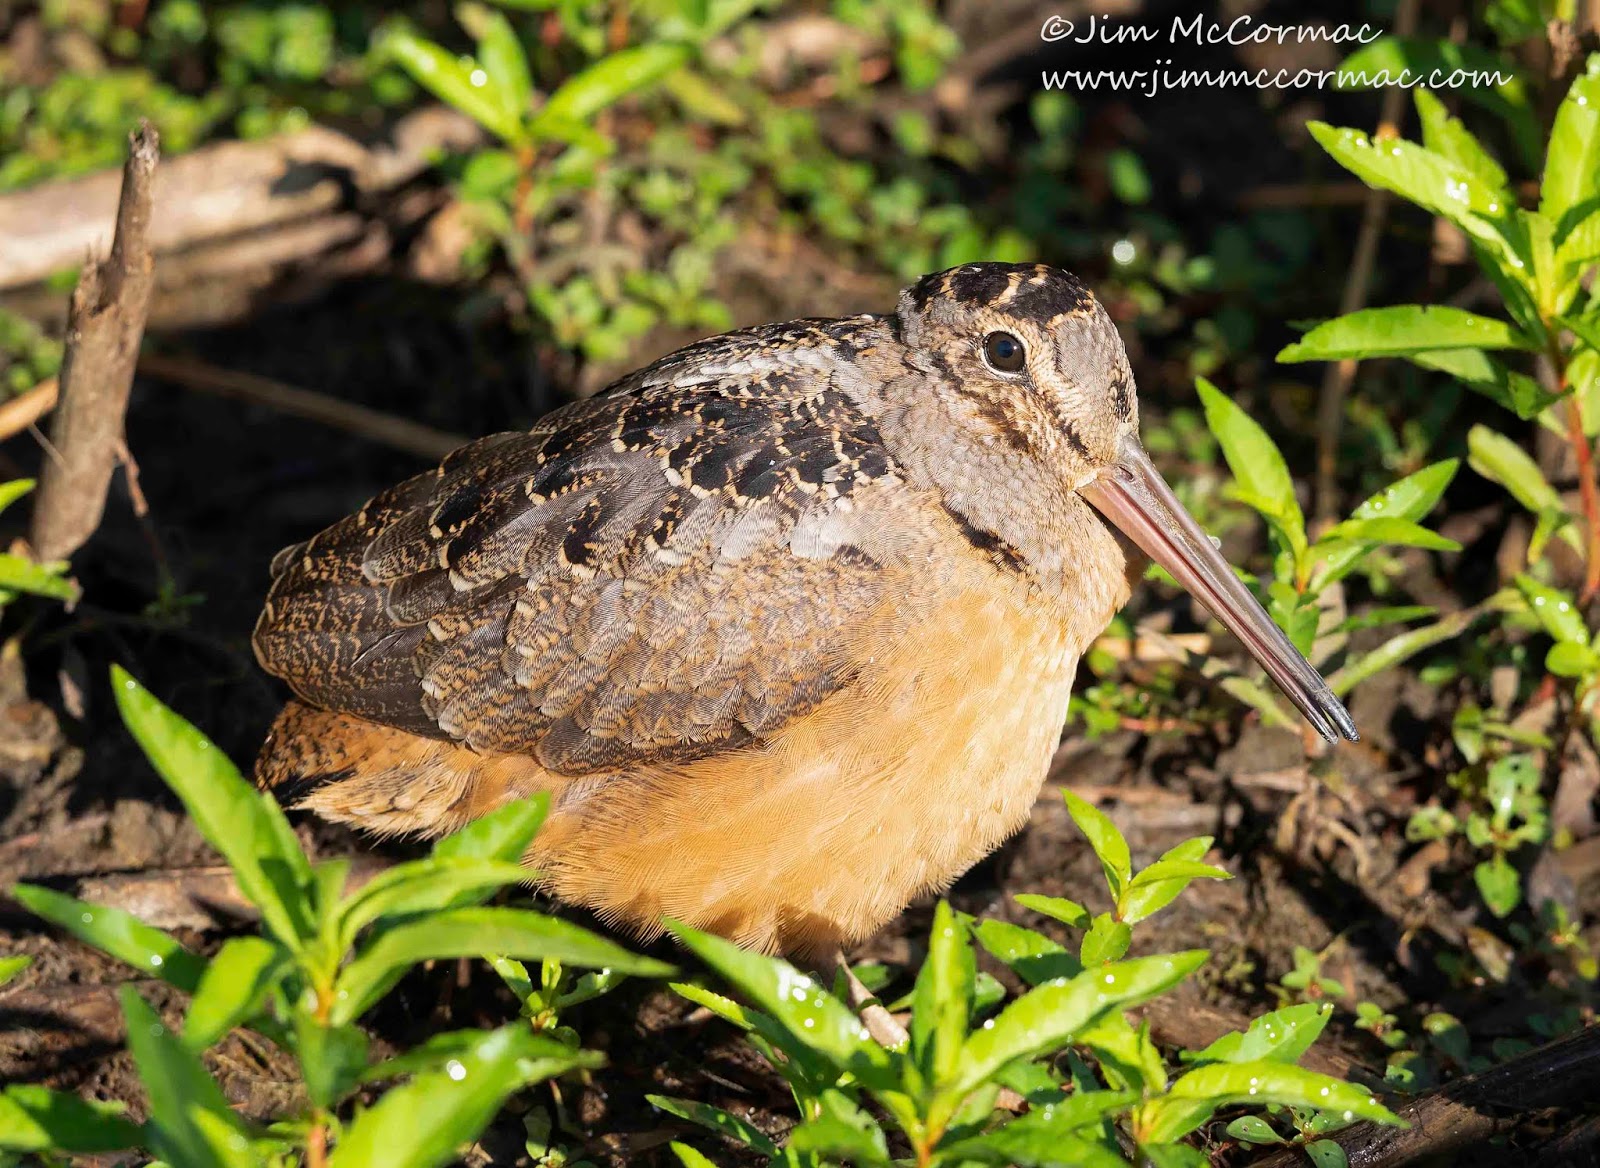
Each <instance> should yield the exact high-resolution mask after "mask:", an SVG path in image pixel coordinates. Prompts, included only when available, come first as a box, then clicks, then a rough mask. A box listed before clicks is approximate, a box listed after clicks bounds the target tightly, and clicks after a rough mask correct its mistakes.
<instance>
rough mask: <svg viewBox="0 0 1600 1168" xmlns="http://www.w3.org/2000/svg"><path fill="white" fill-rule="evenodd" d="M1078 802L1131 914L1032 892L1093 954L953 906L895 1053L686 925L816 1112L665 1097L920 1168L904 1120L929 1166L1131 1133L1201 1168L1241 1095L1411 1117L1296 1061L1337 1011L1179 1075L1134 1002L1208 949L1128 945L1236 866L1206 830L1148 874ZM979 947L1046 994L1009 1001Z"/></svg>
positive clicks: (808, 1151) (769, 1153)
mask: <svg viewBox="0 0 1600 1168" xmlns="http://www.w3.org/2000/svg"><path fill="white" fill-rule="evenodd" d="M1067 798H1068V808H1069V811H1070V812H1071V814H1072V816H1073V818H1074V820H1075V821H1076V822H1077V823H1078V824H1079V826H1080V828H1082V829H1083V831H1084V834H1085V835H1087V836H1088V837H1089V840H1090V843H1091V845H1092V846H1093V847H1094V849H1095V853H1096V855H1098V856H1099V858H1100V862H1101V867H1102V869H1103V871H1104V873H1105V877H1106V883H1107V887H1108V890H1109V892H1110V894H1111V899H1112V902H1113V905H1114V907H1113V909H1112V910H1111V911H1110V912H1106V913H1101V914H1098V915H1091V914H1090V913H1089V911H1088V910H1087V909H1085V908H1084V907H1083V906H1081V905H1078V904H1076V903H1075V902H1072V901H1066V900H1061V899H1059V898H1053V897H1019V898H1018V899H1019V900H1020V901H1022V902H1023V903H1025V904H1027V905H1028V906H1029V907H1031V908H1033V909H1035V910H1036V911H1039V912H1042V913H1044V914H1045V915H1047V916H1050V917H1052V918H1054V919H1056V920H1059V921H1062V922H1064V923H1067V924H1069V925H1071V926H1072V927H1074V928H1080V929H1082V930H1083V938H1082V941H1081V943H1080V945H1079V947H1078V951H1077V952H1076V953H1072V952H1070V951H1068V950H1067V949H1066V948H1065V947H1064V946H1062V945H1061V944H1060V943H1058V942H1056V941H1054V940H1053V939H1051V938H1050V937H1047V936H1045V935H1044V934H1042V933H1037V932H1034V931H1033V930H1030V929H1025V928H1022V927H1021V926H1017V925H1009V924H1005V923H1003V922H997V921H981V922H972V921H970V920H969V919H968V918H966V917H964V916H963V915H961V914H959V913H956V912H954V911H953V910H952V909H951V908H950V906H949V905H948V904H946V903H944V902H942V901H941V902H940V903H939V904H938V905H937V906H936V908H935V911H934V920H933V931H932V933H931V935H930V937H929V941H928V956H927V959H926V960H925V961H924V962H923V965H922V968H921V970H920V971H919V972H918V974H917V977H916V984H915V988H914V989H913V990H912V992H911V994H910V995H909V997H908V999H907V1002H906V1004H907V1005H908V1006H909V1008H910V1022H909V1026H908V1031H909V1034H910V1042H909V1044H908V1045H907V1046H906V1047H905V1048H903V1049H893V1050H887V1049H885V1048H883V1047H881V1046H879V1045H878V1044H877V1043H876V1042H874V1041H873V1040H872V1039H871V1038H870V1037H868V1035H867V1032H866V1030H865V1028H864V1027H863V1026H862V1025H861V1023H860V1021H859V1020H858V1019H857V1018H856V1016H855V1014H854V1013H853V1012H852V1011H851V1010H850V1009H849V1008H848V1007H847V1006H846V1005H845V1004H844V1003H843V1002H842V1001H840V1000H839V999H838V998H837V997H836V996H835V995H833V994H831V993H829V992H828V990H827V989H826V988H825V987H824V986H822V985H820V984H819V983H817V982H816V981H815V980H814V979H813V978H811V977H809V976H808V975H806V974H804V973H802V972H801V971H799V970H797V969H795V968H794V967H793V966H791V965H789V964H788V963H787V962H784V961H780V960H777V959H775V958H770V957H762V956H759V955H757V954H753V953H747V952H745V951H743V950H741V949H739V948H737V947H736V946H733V945H731V944H729V943H728V942H726V941H722V940H719V939H717V938H715V937H711V936H708V935H706V934H704V933H699V932H696V931H695V930H693V929H689V928H686V927H683V926H677V927H675V929H674V931H675V932H676V933H677V935H678V936H679V937H680V938H681V939H682V940H683V942H684V944H685V945H687V946H688V947H689V948H690V949H691V950H692V951H693V952H694V953H695V954H696V955H697V956H699V957H700V958H701V959H702V960H703V961H705V962H706V964H707V965H709V966H711V967H712V969H714V970H715V971H716V972H717V973H719V974H721V975H722V977H724V978H725V979H726V980H727V981H729V982H730V983H732V984H733V985H734V986H735V987H736V988H737V989H738V991H739V992H740V993H741V994H742V995H743V996H744V998H745V999H746V1000H747V1001H748V1002H749V1003H750V1004H749V1005H744V1004H741V1003H739V1002H736V1001H735V1000H733V999H731V998H728V997H724V996H722V995H720V994H717V993H714V992H712V991H709V990H707V989H704V988H702V987H699V986H695V985H688V984H684V985H679V986H676V987H674V988H676V989H677V990H678V991H679V992H680V993H681V994H683V995H684V996H685V997H687V998H689V999H690V1000H691V1001H693V1002H695V1003H697V1004H699V1005H702V1006H704V1007H706V1008H707V1009H709V1010H711V1011H712V1012H713V1013H715V1014H717V1015H718V1016H720V1017H722V1018H724V1019H726V1020H727V1021H729V1022H731V1023H732V1024H733V1025H735V1026H737V1027H739V1028H740V1029H741V1030H743V1031H744V1032H745V1034H746V1036H747V1038H748V1040H749V1041H750V1042H751V1044H752V1045H753V1046H755V1048H756V1049H757V1050H758V1051H760V1052H761V1053H762V1054H763V1055H764V1056H765V1057H766V1058H767V1060H768V1061H769V1062H770V1063H771V1064H772V1066H773V1068H774V1069H775V1070H776V1071H777V1072H778V1074H780V1075H782V1076H783V1078H784V1079H785V1080H786V1081H787V1082H788V1084H789V1086H790V1089H791V1090H792V1092H793V1094H794V1097H795V1101H796V1105H797V1107H798V1109H799V1112H800V1123H799V1125H798V1126H797V1127H795V1128H794V1129H793V1130H792V1131H791V1132H790V1133H789V1136H788V1138H787V1140H786V1141H785V1142H784V1143H783V1144H782V1145H781V1146H780V1145H779V1143H778V1142H777V1141H776V1140H774V1139H772V1138H771V1137H769V1136H768V1135H766V1134H765V1133H764V1132H762V1131H760V1130H759V1129H758V1128H756V1127H755V1126H754V1125H752V1124H750V1123H749V1122H748V1121H746V1120H744V1119H741V1118H740V1117H738V1116H736V1115H733V1114H732V1113H730V1112H727V1111H723V1110H721V1109H719V1108H715V1107H710V1106H708V1105H706V1104H702V1103H696V1102H692V1101H689V1100H683V1099H671V1098H666V1097H662V1096H652V1097H651V1102H653V1103H654V1104H655V1105H656V1106H657V1107H660V1108H661V1109H663V1110H664V1111H667V1112H669V1113H671V1114H673V1115H676V1116H679V1117H680V1118H683V1119H686V1120H689V1121H691V1122H693V1123H696V1124H699V1125H701V1126H702V1127H705V1128H708V1129H710V1130H711V1131H714V1132H716V1133H718V1134H719V1135H721V1136H723V1137H725V1138H728V1139H730V1140H732V1141H734V1142H735V1143H738V1144H741V1145H743V1146H744V1147H746V1148H749V1149H751V1150H753V1151H755V1152H757V1153H758V1154H760V1155H762V1156H764V1157H765V1158H766V1159H767V1161H768V1162H769V1163H772V1164H781V1165H785V1166H787V1168H821V1166H822V1165H825V1164H840V1163H848V1164H854V1165H857V1166H858V1168H869V1166H871V1168H879V1166H882V1168H888V1166H889V1165H892V1164H896V1163H905V1162H906V1161H904V1160H897V1159H896V1158H894V1157H893V1156H891V1154H890V1151H889V1147H890V1137H889V1130H888V1129H893V1130H896V1131H898V1133H899V1136H900V1138H901V1139H903V1140H904V1141H905V1142H906V1143H907V1144H908V1145H909V1146H910V1149H911V1161H910V1162H911V1163H914V1164H916V1165H918V1166H919V1168H934V1166H939V1165H958V1164H969V1163H988V1164H1014V1165H1020V1166H1023V1168H1027V1166H1030V1165H1040V1166H1043V1165H1059V1164H1062V1163H1071V1164H1075V1165H1085V1166H1088V1168H1126V1166H1127V1165H1128V1164H1129V1163H1130V1161H1129V1160H1128V1158H1127V1156H1126V1155H1125V1154H1124V1152H1123V1144H1122V1143H1121V1142H1120V1141H1119V1138H1118V1137H1119V1133H1120V1134H1121V1135H1122V1136H1125V1137H1126V1139H1127V1140H1128V1141H1129V1142H1131V1143H1132V1144H1133V1145H1134V1147H1135V1148H1136V1150H1137V1151H1136V1155H1137V1161H1136V1162H1137V1163H1140V1164H1146V1163H1149V1164H1157V1165H1161V1166H1163V1168H1165V1166H1174V1168H1178V1166H1189V1168H1201V1166H1202V1165H1205V1164H1207V1163H1208V1161H1207V1159H1206V1157H1205V1155H1204V1153H1203V1152H1201V1151H1200V1149H1199V1148H1197V1147H1195V1146H1193V1145H1192V1144H1190V1143H1187V1142H1185V1138H1186V1137H1187V1136H1189V1135H1191V1134H1192V1133H1194V1132H1196V1131H1197V1130H1199V1129H1200V1128H1201V1127H1203V1126H1204V1125H1205V1124H1207V1123H1209V1122H1210V1121H1211V1119H1212V1117H1213V1116H1215V1115H1216V1114H1217V1113H1218V1112H1219V1111H1222V1110H1225V1109H1229V1108H1233V1107H1239V1106H1248V1107H1256V1106H1266V1105H1269V1104H1275V1105H1281V1106H1294V1107H1299V1108H1302V1109H1304V1110H1305V1112H1306V1113H1307V1114H1308V1115H1309V1114H1312V1113H1319V1114H1324V1115H1331V1116H1333V1117H1334V1119H1332V1120H1329V1121H1326V1122H1329V1123H1330V1124H1343V1123H1348V1122H1350V1121H1352V1120H1354V1119H1356V1118H1357V1117H1360V1118H1364V1119H1372V1120H1376V1121H1378V1122H1381V1123H1396V1122H1398V1120H1397V1119H1396V1118H1395V1116H1394V1115H1393V1114H1392V1113H1390V1112H1389V1111H1388V1109H1387V1108H1385V1107H1383V1106H1382V1105H1381V1104H1380V1103H1378V1101H1377V1100H1376V1099H1375V1098H1374V1097H1373V1096H1372V1095H1371V1093H1370V1092H1368V1091H1367V1090H1365V1089H1364V1088H1360V1087H1356V1086H1353V1085H1351V1084H1348V1083H1342V1082H1340V1081H1338V1080H1337V1079H1333V1078H1329V1077H1328V1076H1326V1075H1320V1074H1317V1073H1315V1072H1312V1071H1308V1070H1305V1069H1303V1068H1301V1067H1298V1066H1296V1065H1295V1062H1296V1060H1298V1059H1299V1057H1300V1056H1301V1055H1302V1054H1303V1053H1304V1052H1305V1051H1306V1050H1307V1049H1308V1048H1309V1047H1310V1045H1311V1043H1312V1042H1313V1041H1315V1039H1316V1037H1317V1035H1318V1034H1320V1033H1321V1031H1322V1028H1323V1026H1324V1025H1325V1024H1326V1022H1327V1016H1328V1009H1327V1007H1326V1006H1325V1005H1308V1006H1296V1007H1290V1008H1289V1009H1286V1010H1280V1011H1276V1012H1274V1013H1272V1014H1268V1015H1265V1016H1264V1017H1261V1018H1258V1019H1256V1020H1255V1022H1253V1023H1252V1024H1251V1025H1250V1027H1249V1029H1248V1030H1245V1031H1241V1032H1236V1033H1232V1034H1227V1035H1224V1036H1223V1037H1221V1038H1219V1039H1218V1040H1217V1041H1216V1042H1214V1043H1212V1044H1211V1045H1210V1046H1208V1047H1206V1048H1205V1049H1204V1050H1198V1051H1186V1052H1183V1053H1182V1056H1181V1063H1182V1065H1181V1068H1180V1069H1179V1070H1177V1071H1176V1072H1174V1071H1172V1070H1170V1069H1169V1067H1168V1064H1167V1060H1166V1058H1165V1056H1164V1055H1163V1054H1162V1053H1161V1051H1160V1050H1159V1049H1158V1048H1157V1047H1156V1045H1155V1042H1154V1040H1153V1039H1152V1037H1151V1034H1150V1027H1149V1024H1148V1023H1144V1024H1141V1025H1137V1026H1136V1025H1135V1024H1134V1023H1133V1022H1132V1021H1131V1020H1130V1019H1129V1017H1128V1016H1127V1014H1126V1013H1125V1012H1124V1011H1125V1010H1126V1009H1127V1008H1129V1007H1132V1006H1135V1005H1138V1004H1139V1003H1141V1002H1144V1001H1148V1000H1149V999H1151V998H1154V997H1157V996H1159V995H1161V994H1163V993H1166V992H1168V991H1170V990H1171V989H1173V988H1174V987H1175V986H1177V985H1178V984H1179V983H1180V982H1182V981H1183V980H1184V979H1185V978H1187V977H1188V976H1189V975H1190V974H1191V973H1193V972H1194V971H1195V970H1196V969H1198V968H1199V967H1200V965H1201V964H1203V963H1204V961H1205V959H1206V957H1207V954H1206V953H1205V952H1204V951H1203V950H1191V951H1188V952H1184V953H1172V954H1162V955H1156V956H1150V957H1140V958H1134V959H1131V960H1128V959H1124V956H1125V954H1126V953H1127V951H1128V948H1129V944H1130V942H1131V940H1132V930H1133V927H1134V926H1135V925H1136V924H1138V923H1139V922H1140V921H1142V920H1144V919H1146V918H1147V917H1149V916H1150V915H1151V914H1153V913H1155V912H1158V911H1160V909H1162V908H1163V907H1165V906H1166V905H1168V904H1170V903H1171V901H1172V900H1173V898H1174V897H1176V896H1177V895H1178V894H1179V893H1181V892H1182V890H1183V888H1184V887H1185V886H1186V885H1188V884H1189V883H1190V882H1191V881H1193V880H1197V879H1222V878H1225V877H1226V876H1227V873H1226V872H1225V871H1223V870H1222V869H1220V868H1216V867H1214V866H1212V865H1209V864H1205V863H1203V862H1202V861H1201V857H1202V856H1204V855H1205V853H1206V851H1207V850H1208V849H1209V847H1210V844H1211V841H1210V840H1209V839H1206V838H1204V837H1202V838H1199V839H1195V840H1190V841H1188V842H1187V843H1185V844H1180V845H1179V846H1178V847H1177V848H1174V849H1173V850H1172V851H1170V852H1168V853H1167V854H1166V855H1165V856H1163V857H1161V858H1160V859H1158V860H1157V861H1156V862H1155V863H1153V864H1151V865H1150V866H1149V867H1147V868H1145V869H1143V870H1141V871H1138V872H1135V871H1134V869H1133V866H1132V862H1131V859H1130V856H1129V851H1128V846H1127V841H1126V840H1125V839H1124V838H1123V837H1122V835H1121V833H1120V832H1118V831H1117V829H1116V827H1115V825H1113V824H1112V823H1111V821H1110V819H1109V818H1107V817H1106V816H1105V815H1103V814H1102V813H1101V812H1099V811H1098V810H1096V809H1094V808H1093V807H1091V806H1090V805H1089V804H1088V803H1086V802H1084V801H1083V800H1081V799H1078V798H1077V797H1076V796H1072V795H1069V796H1068V797H1067ZM974 941H976V942H977V943H978V944H979V945H981V946H982V947H983V948H984V949H985V950H987V951H988V952H989V953H990V954H991V955H993V956H995V957H996V958H998V959H999V960H1000V961H1002V962H1004V963H1005V964H1006V965H1007V966H1009V967H1010V968H1011V970H1012V971H1013V972H1015V973H1016V974H1017V975H1018V976H1019V977H1020V978H1021V979H1022V980H1023V981H1024V982H1025V983H1026V984H1027V985H1028V986H1029V987H1030V988H1029V989H1028V990H1027V991H1026V992H1024V993H1023V994H1021V995H1020V996H1019V997H1017V998H1015V999H1014V1000H1012V1001H1011V1002H1009V1003H1007V1004H1005V1005H1004V1006H1002V1007H1001V1008H1000V1009H999V1011H998V1012H996V1013H993V1014H989V1011H990V1010H991V1009H992V1008H993V1006H994V1005H995V1004H996V1001H995V999H994V998H992V997H991V996H990V995H989V994H988V993H986V992H984V989H983V986H984V983H983V981H982V980H981V979H980V977H979V974H978V971H977V960H976V954H975V952H974V949H973V942H974ZM1085 1056H1091V1057H1092V1060H1093V1061H1092V1062H1091V1061H1090V1058H1086V1057H1085ZM1002 1089H1008V1090H1009V1091H1011V1092H1014V1093H1015V1094H1016V1095H1018V1096H1021V1097H1022V1098H1023V1099H1024V1100H1026V1101H1027V1104H1028V1110H1027V1113H1026V1114H1024V1115H1020V1116H1018V1115H1015V1114H1014V1113H1013V1112H1011V1111H1008V1110H997V1109H996V1106H995V1105H996V1102H997V1100H998V1099H999V1097H1000V1092H1001V1090H1002ZM1319 1122H1320V1121H1319ZM677 1154H678V1156H679V1159H680V1161H681V1162H682V1163H683V1164H685V1165H687V1166H689V1168H701V1166H703V1165H704V1164H706V1163H708V1162H709V1161H707V1160H706V1159H705V1157H704V1156H703V1155H702V1154H700V1153H699V1152H696V1151H694V1150H693V1149H690V1148H688V1147H686V1146H684V1147H680V1148H678V1149H677Z"/></svg>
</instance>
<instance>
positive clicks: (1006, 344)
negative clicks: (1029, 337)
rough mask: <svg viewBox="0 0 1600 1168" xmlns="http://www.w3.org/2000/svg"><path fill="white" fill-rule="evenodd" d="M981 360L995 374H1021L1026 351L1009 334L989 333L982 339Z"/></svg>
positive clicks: (1026, 358) (1025, 359)
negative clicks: (985, 362) (986, 363)
mask: <svg viewBox="0 0 1600 1168" xmlns="http://www.w3.org/2000/svg"><path fill="white" fill-rule="evenodd" d="M983 359H984V360H985V361H987V362H988V363H989V368H990V369H993V370H994V371H995V372H996V373H1021V372H1022V370H1023V367H1024V366H1025V365H1027V363H1028V351H1027V350H1026V349H1024V348H1023V347H1022V342H1021V341H1019V340H1017V338H1016V337H1014V336H1012V335H1011V334H1010V333H990V334H989V335H988V336H986V337H984V338H983Z"/></svg>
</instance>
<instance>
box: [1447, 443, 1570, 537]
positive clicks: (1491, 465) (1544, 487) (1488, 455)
mask: <svg viewBox="0 0 1600 1168" xmlns="http://www.w3.org/2000/svg"><path fill="white" fill-rule="evenodd" d="M1467 463H1468V465H1470V466H1471V467H1472V469H1473V470H1475V471H1477V472H1478V473H1479V474H1481V475H1482V476H1483V477H1484V478H1486V479H1488V480H1489V481H1490V482H1495V483H1499V484H1500V485H1501V486H1502V487H1504V488H1505V489H1506V490H1508V491H1510V492H1511V497H1512V498H1514V499H1516V501H1517V502H1518V503H1521V504H1522V505H1523V506H1524V507H1526V508H1527V509H1528V510H1529V511H1531V512H1532V513H1533V514H1535V515H1538V514H1541V513H1542V512H1545V511H1554V512H1556V513H1558V514H1566V510H1567V509H1566V507H1565V506H1563V505H1562V502H1561V496H1560V495H1558V494H1557V493H1556V489H1555V488H1554V487H1552V486H1551V485H1550V482H1549V480H1547V479H1546V478H1545V477H1544V472H1543V471H1541V470H1540V469H1539V464H1538V463H1536V462H1534V461H1533V459H1532V458H1530V457H1529V456H1528V455H1527V454H1526V453H1525V452H1524V451H1523V449H1522V447H1520V446H1518V445H1517V444H1516V443H1515V442H1513V441H1512V440H1511V439H1509V438H1507V437H1506V436H1505V435H1503V434H1497V433H1495V431H1493V430H1491V429H1489V428H1488V427H1487V426H1482V425H1479V426H1474V427H1472V429H1471V430H1469V431H1467ZM1561 538H1563V539H1565V540H1566V541H1567V542H1568V543H1570V544H1571V545H1572V546H1573V548H1575V549H1576V550H1578V551H1582V550H1583V543H1582V539H1581V537H1580V536H1579V535H1578V534H1577V533H1576V532H1575V531H1573V530H1572V529H1571V528H1567V529H1564V530H1563V531H1562V532H1561Z"/></svg>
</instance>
